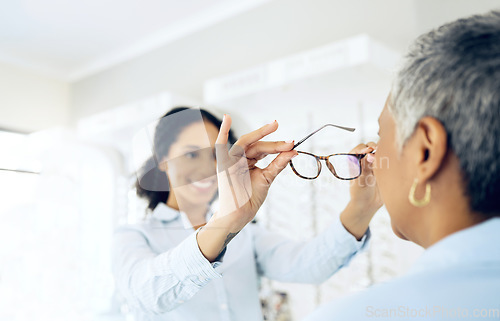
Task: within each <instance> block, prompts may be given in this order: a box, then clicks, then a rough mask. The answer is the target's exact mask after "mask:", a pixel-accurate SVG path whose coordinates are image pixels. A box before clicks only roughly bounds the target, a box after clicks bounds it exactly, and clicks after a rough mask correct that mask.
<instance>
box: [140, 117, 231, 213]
mask: <svg viewBox="0 0 500 321" xmlns="http://www.w3.org/2000/svg"><path fill="white" fill-rule="evenodd" d="M178 112H182V117H168V116H170V115H173V114H175V113H178ZM200 113H201V117H202V119H203V121H204V122H208V123H211V124H213V125H214V126H215V127H217V128H220V125H221V123H222V121H221V120H219V119H218V118H217V117H215V116H214V115H212V114H211V113H209V112H208V111H206V110H204V109H192V108H189V107H176V108H173V109H172V110H170V111H169V112H167V113H166V114H165V115H163V116H162V117H161V118H160V121H159V122H158V125H157V126H156V129H155V135H154V141H153V150H154V155H153V156H152V157H150V158H149V159H148V160H147V161H146V162H145V163H144V165H143V166H142V167H141V169H140V170H139V172H138V175H137V177H138V178H137V180H136V182H135V188H136V191H137V195H138V196H139V197H141V198H143V199H145V200H146V201H147V202H148V208H149V209H150V210H154V209H155V208H156V206H157V205H158V204H159V203H166V202H167V199H168V195H169V182H168V177H167V175H166V174H165V172H162V171H161V170H160V169H159V168H158V161H159V160H161V159H163V158H164V157H165V156H167V155H168V153H169V151H170V147H171V146H172V144H174V143H175V142H176V141H177V137H178V136H179V134H180V133H181V132H182V130H183V129H184V128H186V127H187V126H189V125H191V124H193V123H196V122H198V121H200ZM228 142H229V143H230V144H234V143H235V142H236V137H235V135H234V133H233V131H232V130H230V131H229V137H228ZM143 181H147V182H148V183H147V184H141V183H142V182H143ZM146 186H147V187H146Z"/></svg>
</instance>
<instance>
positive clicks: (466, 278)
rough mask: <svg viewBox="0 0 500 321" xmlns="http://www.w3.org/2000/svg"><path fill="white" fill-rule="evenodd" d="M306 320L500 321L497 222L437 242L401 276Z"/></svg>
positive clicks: (499, 234)
mask: <svg viewBox="0 0 500 321" xmlns="http://www.w3.org/2000/svg"><path fill="white" fill-rule="evenodd" d="M306 320H307V321H319V320H342V321H344V320H349V321H351V320H356V321H357V320H391V321H396V320H497V321H498V320H500V218H492V219H489V220H488V221H486V222H483V223H481V224H478V225H475V226H472V227H470V228H467V229H465V230H462V231H459V232H456V233H454V234H452V235H450V236H448V237H446V238H444V239H442V240H440V241H439V242H437V243H436V244H434V245H432V246H431V247H429V248H428V249H427V250H426V251H425V252H424V254H423V255H422V256H421V257H420V258H419V260H417V262H416V264H415V265H414V266H413V268H412V269H411V270H410V272H409V273H408V274H406V275H405V276H403V277H400V278H398V279H395V280H393V281H391V282H388V283H386V284H380V285H376V286H374V287H373V288H371V289H369V290H366V291H364V292H362V293H359V294H356V295H353V296H351V297H349V298H345V299H342V300H337V301H335V302H332V303H329V304H326V305H324V306H322V307H321V308H319V309H318V310H317V311H315V312H314V313H313V314H312V315H310V316H309V317H307V318H306Z"/></svg>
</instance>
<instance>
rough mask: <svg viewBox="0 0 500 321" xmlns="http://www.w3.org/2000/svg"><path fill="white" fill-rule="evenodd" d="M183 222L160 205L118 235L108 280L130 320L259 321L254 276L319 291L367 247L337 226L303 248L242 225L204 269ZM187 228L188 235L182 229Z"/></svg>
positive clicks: (254, 226) (253, 226) (193, 237)
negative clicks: (129, 311) (220, 256)
mask: <svg viewBox="0 0 500 321" xmlns="http://www.w3.org/2000/svg"><path fill="white" fill-rule="evenodd" d="M186 223H188V221H187V218H186V216H185V214H183V213H180V212H177V211H175V210H173V209H171V208H169V207H167V206H166V205H165V204H159V205H158V206H157V208H156V209H155V211H154V212H153V213H152V215H151V217H150V218H149V219H148V220H147V221H145V222H144V223H143V224H140V225H133V226H123V227H120V228H118V229H117V231H116V233H115V236H114V242H113V243H114V245H113V256H112V261H113V274H114V276H115V280H116V286H117V288H118V290H119V291H120V292H121V293H122V295H124V296H125V298H126V299H127V301H128V303H129V305H130V306H131V308H133V310H134V313H135V317H136V320H141V321H142V320H170V321H172V320H183V321H190V320H197V321H198V320H208V321H215V320H217V321H228V320H235V321H253V320H259V321H260V320H262V312H261V307H260V301H259V295H258V291H259V289H258V283H259V282H258V281H259V276H260V275H264V276H266V277H268V278H270V279H274V280H279V281H282V282H303V283H320V282H323V281H325V280H326V279H328V278H329V277H330V276H331V275H332V274H333V273H335V272H336V271H337V270H338V269H340V268H341V267H343V266H345V265H346V264H348V262H349V261H350V259H351V258H352V257H353V255H354V254H355V253H356V252H357V251H359V250H360V249H361V248H362V247H363V246H364V245H365V244H366V243H367V241H368V238H369V231H368V232H367V234H366V235H365V236H364V237H363V239H362V240H361V241H357V240H356V238H355V237H354V236H352V235H351V234H350V233H349V232H347V230H346V229H345V228H344V227H343V225H342V223H341V222H340V220H339V219H336V220H335V221H334V222H333V224H332V225H331V226H329V227H328V228H327V229H326V230H325V231H324V232H323V233H321V234H320V235H318V236H317V237H316V238H314V239H312V240H311V241H309V242H294V241H291V240H289V239H287V238H286V237H283V236H281V235H279V234H276V233H271V232H269V231H266V230H265V229H263V228H261V227H259V225H258V224H248V225H247V226H246V227H245V228H244V229H243V230H242V231H241V232H240V233H239V234H238V235H237V236H236V237H235V238H234V239H233V240H232V241H231V243H229V245H228V246H227V248H226V252H225V254H224V256H223V259H222V260H221V261H219V262H215V263H210V262H209V261H208V260H207V259H206V258H205V257H204V256H203V255H202V254H201V252H200V250H199V248H198V244H197V242H196V232H197V231H195V230H193V228H192V227H190V225H188V224H186ZM186 225H187V227H186Z"/></svg>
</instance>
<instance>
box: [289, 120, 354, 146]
mask: <svg viewBox="0 0 500 321" xmlns="http://www.w3.org/2000/svg"><path fill="white" fill-rule="evenodd" d="M328 126H332V127H336V128H340V129H343V130H347V131H350V132H353V131H355V130H356V128H351V127H344V126H339V125H334V124H326V125H323V126H321V127H320V128H318V129H317V130H315V131H313V132H312V133H310V134H309V135H307V136H306V137H304V138H302V139H301V140H300V141H298V142H297V143H296V144H295V145H293V148H292V149H295V147H297V146H299V145H300V144H302V143H303V142H305V141H306V140H307V139H308V138H309V137H311V136H312V135H314V134H316V133H317V132H319V131H320V130H322V129H323V128H325V127H328Z"/></svg>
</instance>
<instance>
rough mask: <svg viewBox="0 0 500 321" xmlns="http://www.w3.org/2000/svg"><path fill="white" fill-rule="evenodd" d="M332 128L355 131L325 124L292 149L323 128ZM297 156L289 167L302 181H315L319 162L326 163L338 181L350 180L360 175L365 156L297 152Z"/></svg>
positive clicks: (318, 172)
mask: <svg viewBox="0 0 500 321" xmlns="http://www.w3.org/2000/svg"><path fill="white" fill-rule="evenodd" d="M328 126H332V127H336V128H339V129H343V130H347V131H350V132H353V131H355V130H356V129H355V128H350V127H343V126H338V125H334V124H326V125H324V126H322V127H320V128H319V129H317V130H315V131H314V132H312V133H311V134H309V135H307V136H306V137H304V138H302V139H301V140H300V141H299V142H297V143H296V144H295V145H294V146H293V149H295V148H296V147H297V146H299V145H300V144H302V143H303V142H305V141H306V140H307V139H308V138H309V137H311V136H312V135H314V134H316V133H317V132H319V131H320V130H322V129H323V128H325V127H328ZM297 153H298V155H297V156H296V157H294V158H293V159H292V160H290V167H291V168H292V170H293V172H294V173H295V174H296V175H297V176H299V177H300V178H303V179H316V178H318V176H319V174H320V173H321V168H322V165H321V160H324V161H325V162H326V166H327V167H328V169H329V170H330V172H331V173H332V174H333V176H335V177H336V178H338V179H341V180H352V179H356V178H358V177H359V176H360V175H361V160H362V159H363V157H365V156H366V154H346V153H342V154H331V155H328V156H317V155H314V154H311V153H307V152H303V151H297Z"/></svg>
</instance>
